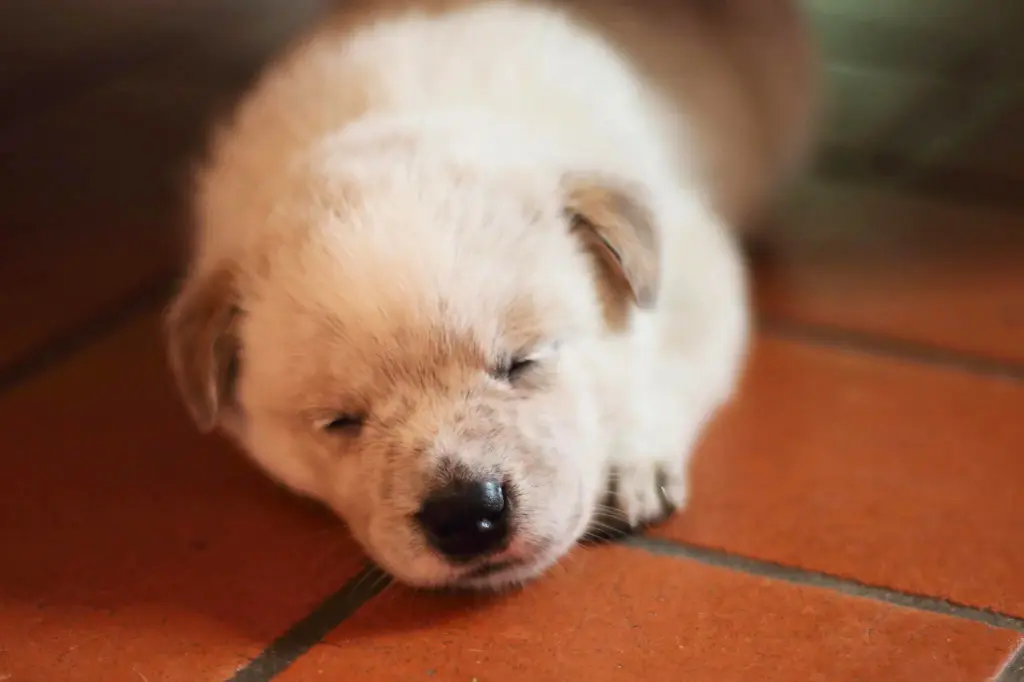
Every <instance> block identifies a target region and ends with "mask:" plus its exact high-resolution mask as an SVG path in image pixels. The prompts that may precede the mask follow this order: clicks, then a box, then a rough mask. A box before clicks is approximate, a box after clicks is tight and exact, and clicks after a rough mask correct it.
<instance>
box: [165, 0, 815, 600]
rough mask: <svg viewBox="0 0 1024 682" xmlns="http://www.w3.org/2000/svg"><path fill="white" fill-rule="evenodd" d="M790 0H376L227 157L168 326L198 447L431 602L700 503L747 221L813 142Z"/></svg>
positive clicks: (298, 64)
mask: <svg viewBox="0 0 1024 682" xmlns="http://www.w3.org/2000/svg"><path fill="white" fill-rule="evenodd" d="M814 80H815V78H814V60H813V52H812V49H811V47H810V45H809V42H808V40H807V37H806V36H805V34H804V29H803V25H802V19H801V17H800V16H799V14H798V12H797V11H796V9H795V3H794V2H791V1H790V0H775V1H774V2H771V3H768V2H765V0H718V1H717V2H710V1H700V0H681V1H673V0H650V1H649V2H647V3H646V4H643V5H641V6H638V5H637V4H636V3H627V2H625V0H565V1H564V2H563V1H561V0H552V1H551V2H527V1H525V0H479V1H476V2H473V1H469V0H467V1H463V2H459V1H457V0H451V1H446V0H422V1H421V2H420V1H416V0H363V1H362V2H348V3H346V8H345V9H344V10H342V11H340V12H339V13H337V14H336V15H335V16H333V17H332V18H331V19H330V21H328V22H326V23H325V24H324V25H322V26H320V27H318V29H317V30H316V31H315V33H314V34H313V35H311V36H308V37H307V38H306V39H305V40H303V41H302V42H301V43H299V44H298V45H296V46H295V47H294V48H293V49H292V50H291V51H290V52H289V53H288V54H286V55H284V56H283V57H282V59H281V60H280V61H279V62H278V63H276V64H275V65H273V66H272V67H271V68H270V69H268V70H267V72H266V73H265V74H264V76H263V77H262V79H261V80H260V82H259V83H258V84H257V85H256V87H255V88H254V89H253V90H252V92H251V93H249V95H248V96H247V97H246V98H245V99H244V101H243V102H242V104H241V105H240V107H239V109H238V110H237V112H236V114H235V116H234V117H233V119H232V120H231V121H230V122H229V123H228V124H227V125H226V126H224V127H223V128H222V129H220V130H219V132H218V134H217V135H216V136H215V138H214V140H213V143H212V146H211V153H210V158H209V161H208V163H207V164H206V165H205V166H204V169H203V170H202V172H201V173H200V174H199V176H198V179H197V183H196V193H195V218H196V223H197V230H196V233H195V244H194V255H193V258H192V262H191V268H190V273H189V275H188V277H187V279H186V281H185V283H184V285H183V287H182V290H181V291H180V293H179V294H178V296H177V297H176V299H175V300H174V301H173V303H172V305H171V307H170V310H169V313H168V316H167V336H168V345H169V349H170V358H171V364H172V367H173V371H174V373H175V375H176V378H177V382H178V384H179V387H180V390H181V393H182V395H183V396H184V400H185V402H186V403H187V405H188V407H189V409H190V411H191V413H192V416H193V417H194V418H195V421H196V422H197V423H198V425H199V427H200V428H202V429H204V430H213V429H218V430H220V431H222V432H223V433H225V434H227V435H228V436H229V437H231V438H232V439H234V440H235V441H237V443H238V444H240V446H241V447H242V448H243V449H244V450H245V451H246V452H248V454H249V455H251V457H252V459H253V460H255V462H256V463H257V464H258V465H259V466H261V467H262V468H263V469H264V470H266V472H268V473H269V474H270V476H272V477H273V478H274V479H276V480H277V481H279V482H281V483H283V484H284V485H286V486H288V487H289V488H291V489H293V490H295V491H296V492H298V493H301V494H303V495H307V496H311V497H313V498H315V499H317V500H320V501H322V502H324V503H325V504H327V505H328V506H330V507H331V508H332V509H333V510H334V511H335V512H336V513H337V514H338V515H339V516H341V517H342V518H343V519H344V520H345V521H346V522H347V524H348V526H349V527H350V528H351V531H352V533H353V534H354V535H355V537H356V538H357V539H358V540H359V541H360V543H361V544H362V545H363V546H364V547H365V549H366V550H367V552H368V553H369V554H370V555H371V556H372V558H373V559H375V560H376V561H377V562H378V563H379V564H380V565H381V566H382V567H383V568H384V569H385V570H387V571H388V572H390V573H392V574H393V575H394V576H396V577H397V578H398V579H400V580H402V581H404V582H406V583H408V584H411V585H415V586H423V587H443V586H458V587H469V588H499V587H505V586H512V585H516V584H519V583H522V582H523V581H525V580H527V579H529V578H531V577H534V576H537V575H539V574H541V573H542V572H543V571H544V570H545V569H546V568H548V567H550V566H551V565H552V564H554V563H555V562H556V561H557V560H558V559H559V558H560V557H561V556H563V555H564V554H565V553H566V552H567V551H568V550H569V549H570V548H572V547H573V546H574V545H575V544H576V543H577V542H578V541H579V540H580V539H581V538H583V537H584V536H585V535H586V533H587V531H588V528H593V527H594V524H595V520H596V519H598V518H599V517H600V516H601V515H602V512H607V511H608V510H609V509H614V510H615V511H614V514H613V515H614V516H616V517H617V518H618V519H620V520H621V521H622V522H623V524H624V525H625V526H627V527H629V528H637V527H641V526H643V525H644V524H647V523H651V522H654V521H657V520H659V519H661V518H663V517H664V516H666V515H667V514H668V513H670V512H671V511H672V510H674V509H677V508H679V507H680V506H682V505H683V504H684V503H685V501H686V497H687V481H686V461H687V456H688V453H689V452H690V450H691V448H692V447H693V445H694V442H695V440H696V439H697V438H698V436H699V434H700V433H701V429H702V426H703V425H704V424H705V422H706V421H707V420H708V418H709V417H710V416H711V415H712V414H713V413H714V412H715V410H716V408H718V407H719V406H720V405H721V404H722V403H723V402H724V401H726V400H727V399H728V398H729V396H730V395H731V393H732V391H733V387H734V385H735V383H736V380H737V375H738V373H739V372H740V370H741V367H742V364H743V358H744V354H745V348H746V344H747V328H748V317H747V299H746V294H745V281H744V268H743V266H742V263H741V259H740V257H739V252H738V249H737V246H736V244H735V243H734V232H733V231H732V230H731V229H730V228H731V227H734V226H735V227H738V226H742V225H744V224H746V223H747V222H749V221H750V220H752V218H753V217H754V216H755V214H756V212H757V211H758V210H759V209H760V208H761V207H762V206H763V205H764V204H765V202H766V201H767V199H768V197H769V196H770V195H771V193H772V191H773V188H774V187H775V185H777V184H778V182H779V181H780V180H781V179H783V178H784V177H785V176H786V175H787V174H788V173H789V172H790V169H792V168H793V167H794V166H795V165H796V164H797V162H798V161H799V159H800V158H801V156H802V155H803V152H804V150H805V148H806V147H807V141H808V139H809V132H810V130H811V128H812V126H811V119H812V114H813V111H814V108H813V106H812V105H813V101H814V100H813V93H814Z"/></svg>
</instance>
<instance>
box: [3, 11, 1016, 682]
mask: <svg viewBox="0 0 1024 682" xmlns="http://www.w3.org/2000/svg"><path fill="white" fill-rule="evenodd" d="M330 2H331V0H244V1H243V0H213V1H204V2H198V1H195V0H186V1H185V2H174V3H172V2H148V3H135V4H131V3H124V2H122V0H80V1H78V2H70V3H69V2H63V3H57V2H55V1H54V0H39V1H38V2H20V3H19V2H15V3H0V46H2V49H0V52H3V54H4V56H5V57H7V59H4V60H2V61H0V99H2V101H3V103H4V106H3V107H0V211H2V218H3V219H2V220H0V320H4V321H5V323H6V324H4V325H2V326H0V475H2V478H3V481H4V486H3V487H2V488H0V682H270V681H271V680H282V681H287V682H299V681H300V680H321V679H322V680H357V681H359V680H366V681H367V682H389V681H390V680H395V681H398V680H401V681H402V682H406V681H415V680H423V681H424V682H431V681H451V682H505V681H508V680H517V682H566V681H570V680H576V679H583V680H587V682H604V681H605V680H609V681H610V680H616V681H622V682H639V681H641V680H642V681H644V682H648V681H651V680H657V681H659V682H660V681H662V680H688V681H695V682H705V681H706V682H730V681H732V680H736V681H740V680H742V681H743V682H747V681H748V680H756V681H758V682H761V681H763V682H945V681H947V680H948V681H950V682H953V681H956V682H1024V502H1022V500H1024V497H1022V494H1021V490H1024V483H1022V482H1024V201H1022V200H1021V198H1022V197H1024V192H1022V189H1024V157H1022V156H1021V154H1020V150H1022V149H1024V133H1022V130H1024V128H1022V127H1021V126H1020V125H1019V119H1020V114H1021V112H1022V111H1024V90H1022V89H1021V87H1020V74H1021V73H1022V65H1024V61H1022V56H1021V55H1022V53H1021V50H1020V47H1019V46H1020V36H1021V35H1024V4H1022V3H1021V2H1020V0H986V2H985V3H980V4H979V3H969V2H967V0H934V3H933V4H929V5H928V8H927V10H926V11H925V10H922V8H923V7H924V6H923V5H922V3H921V2H919V1H916V0H915V1H912V0H888V1H887V2H863V1H861V0H805V5H806V6H807V8H808V9H809V11H810V12H811V15H812V19H813V24H814V25H815V27H816V28H817V30H818V31H819V32H820V36H821V39H822V43H823V45H822V46H823V52H824V57H825V67H826V69H825V78H826V91H827V94H828V96H829V98H830V100H829V102H828V103H827V104H828V105H827V107H826V111H825V116H824V121H823V145H822V153H821V158H820V162H819V163H818V165H817V166H816V171H815V175H814V177H812V178H811V179H810V181H808V182H805V183H803V184H802V185H801V186H800V187H798V188H797V191H796V192H795V193H794V195H793V196H792V197H791V200H789V201H788V202H786V203H785V206H784V207H783V209H782V210H781V211H780V214H779V216H778V218H777V219H776V220H774V225H772V227H771V231H770V232H769V233H768V234H767V236H766V237H765V238H764V239H763V240H761V241H760V242H758V244H757V248H756V249H754V250H753V252H752V258H753V261H752V262H753V270H754V282H753V284H754V292H755V300H756V306H757V313H758V316H759V324H760V328H759V330H758V334H757V340H756V343H755V347H754V352H753V354H752V356H751V361H750V366H749V372H748V374H747V376H746V378H745V380H744V382H743V386H742V388H741V390H740V392H739V395H738V397H737V400H736V401H735V403H734V404H733V405H731V406H730V407H729V408H728V409H727V410H725V411H724V412H723V414H722V415H720V417H719V418H718V419H716V420H715V422H714V424H713V425H712V427H711V429H710V431H709V433H708V434H707V435H706V437H705V438H704V439H703V441H702V443H701V445H700V447H699V450H698V452H697V454H696V456H695V458H694V460H693V466H692V476H693V478H692V498H691V504H690V505H689V506H688V508H687V509H686V510H685V511H684V512H683V513H682V514H680V515H679V516H677V517H675V518H673V519H671V520H670V521H668V522H667V523H665V524H663V525H661V526H659V527H657V528H653V529H650V531H649V532H648V533H646V534H644V535H642V536H639V537H634V538H629V539H625V540H623V541H621V542H619V543H618V544H614V545H605V546H599V547H588V548H579V549H577V550H575V551H574V552H573V553H572V554H571V555H570V556H568V557H567V558H566V559H565V560H563V561H562V563H561V564H560V565H559V566H557V567H556V568H555V569H554V570H552V571H551V573H550V574H549V575H547V576H546V577H544V578H543V579H541V580H539V581H538V582H536V583H535V584H532V585H530V586H528V587H527V588H525V589H524V590H522V591H519V592H516V593H512V594H508V595H503V596H501V597H484V596H481V595H475V596H466V595H462V596H454V595H436V594H425V593H419V592H414V591H412V590H409V589H407V588H403V587H401V586H398V585H395V584H393V583H390V582H389V580H388V579H387V578H386V576H384V575H383V574H382V573H381V572H380V571H379V570H377V569H374V568H372V567H369V568H367V567H366V564H365V559H364V557H363V555H362V553H361V552H360V551H359V550H358V548H357V547H356V546H355V545H354V543H353V542H352V540H351V539H349V537H348V536H347V534H346V532H345V530H344V529H343V527H342V525H341V524H340V523H339V522H338V521H336V520H335V519H334V518H333V517H331V516H330V515H329V514H327V513H326V512H324V511H323V510H321V509H319V508H317V507H316V506H315V505H312V504H309V503H306V502H303V501H301V500H298V499H296V498H295V497H293V496H292V495H290V494H288V493H286V492H284V491H282V490H280V489H278V488H277V487H275V486H274V485H273V484H271V483H270V482H268V481H267V480H266V478H265V477H264V476H263V475H261V474H260V473H258V472H257V471H255V469H254V467H253V466H251V465H250V464H249V463H247V462H246V461H245V460H244V458H242V457H241V456H239V454H238V453H237V452H236V451H235V449H234V447H233V446H231V445H229V444H228V443H227V442H225V441H224V440H221V439H218V438H216V437H203V436H200V435H199V434H197V433H196V431H195V429H194V428H193V426H192V424H191V423H190V421H189V419H188V418H187V416H186V414H185V411H184V408H183V407H182V406H181V405H180V403H179V401H178V399H177V396H176V394H175V392H174V388H173V386H172V384H171V380H170V377H169V375H168V371H167V368H166V360H165V357H164V350H163V348H162V344H161V340H160V330H159V312H160V308H161V307H162V305H163V301H164V300H165V298H166V293H167V290H168V288H169V287H170V286H171V285H172V284H173V280H174V278H175V274H176V272H177V268H178V266H179V264H180V262H181V251H182V246H183V241H182V238H183V235H184V229H185V227H186V224H185V219H184V218H185V216H184V211H183V203H182V201H181V199H182V196H183V185H182V183H181V180H182V178H183V177H185V171H186V170H187V168H188V164H189V163H190V162H191V160H192V159H193V158H194V154H195V152H196V150H197V149H198V147H199V145H200V141H201V139H202V136H203V131H204V130H205V128H206V127H207V125H208V123H209V120H210V118H211V116H212V114H213V113H215V112H218V111H222V110H223V107H225V106H227V105H229V104H230V103H231V102H232V100H233V98H234V97H235V95H236V93H237V92H238V90H239V88H240V87H241V86H243V85H244V84H245V83H246V82H247V81H248V79H250V78H251V77H252V75H253V74H254V73H256V72H257V71H258V70H259V68H260V66H261V64H262V63H263V61H264V60H265V59H266V58H267V57H268V56H269V55H272V54H273V53H274V52H275V51H276V50H278V49H280V47H281V45H282V44H284V42H285V41H287V40H288V39H289V37H290V36H292V35H294V34H295V32H296V31H297V30H298V29H299V28H300V27H302V26H303V25H304V24H307V23H309V22H310V21H311V20H313V19H314V18H315V17H316V16H317V15H318V14H319V13H321V12H322V11H324V9H325V8H326V7H327V5H329V4H330ZM933 5H934V6H933Z"/></svg>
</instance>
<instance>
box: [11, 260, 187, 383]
mask: <svg viewBox="0 0 1024 682" xmlns="http://www.w3.org/2000/svg"><path fill="white" fill-rule="evenodd" d="M173 282H174V276H172V275H170V274H168V273H161V274H160V275H157V276H155V277H151V278H149V279H148V280H147V281H145V282H143V283H142V284H141V285H139V286H137V287H135V288H133V289H131V290H130V291H129V292H128V293H126V294H125V295H123V296H121V298H120V299H119V300H116V301H115V302H113V303H112V304H110V305H108V306H105V308H104V309H103V310H101V311H100V312H98V313H93V314H92V315H90V316H87V317H86V318H85V319H84V320H83V321H82V322H81V323H79V324H77V325H74V326H72V327H71V328H69V329H67V330H65V331H63V332H59V333H57V334H54V335H52V336H51V337H49V338H47V339H45V340H44V341H42V342H41V343H37V344H35V345H34V346H32V347H30V348H29V349H28V350H27V351H26V352H24V353H23V354H22V355H21V356H20V357H16V358H15V359H13V360H11V361H9V362H7V363H4V364H3V365H2V366H0V395H2V394H3V393H6V392H8V391H11V390H13V389H15V388H17V387H18V386H20V385H21V384H23V383H25V382H27V381H29V380H31V379H33V378H34V377H36V376H38V375H40V374H43V373H45V372H46V371H48V370H50V369H52V368H54V367H56V366H58V365H60V364H61V363H62V362H64V361H66V360H68V359H69V358H71V357H73V356H74V355H75V354H77V353H78V352H79V351H81V350H84V349H86V348H88V347H90V346H92V345H93V344H95V343H97V342H99V341H102V340H103V339H105V338H107V337H108V336H110V335H111V334H113V333H115V332H116V331H118V330H119V329H121V328H122V327H124V325H125V324H127V323H128V322H130V321H131V320H133V319H134V318H135V317H137V316H138V315H141V314H143V313H146V312H149V311H152V310H156V309H157V308H158V307H159V306H160V305H162V304H163V302H164V301H165V300H166V299H167V296H168V295H169V294H170V292H171V287H172V283H173Z"/></svg>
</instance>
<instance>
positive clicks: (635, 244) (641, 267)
mask: <svg viewBox="0 0 1024 682" xmlns="http://www.w3.org/2000/svg"><path fill="white" fill-rule="evenodd" d="M564 187H565V191H566V211H567V212H568V214H569V218H570V220H571V221H572V230H573V232H575V233H577V234H578V235H579V237H580V238H581V239H582V240H583V242H584V244H586V245H587V247H588V248H589V249H591V251H592V252H593V253H594V254H595V255H596V256H597V257H598V258H599V259H600V260H601V262H602V263H603V264H604V265H605V266H606V269H607V270H608V271H609V272H611V273H612V274H613V275H614V276H615V277H618V278H619V280H620V284H623V285H625V287H626V288H628V290H629V294H630V296H631V297H632V300H633V301H634V302H635V303H636V304H637V305H638V306H640V307H641V308H652V307H654V305H655V303H656V302H657V300H658V289H659V285H660V280H661V267H660V260H661V259H660V252H659V246H660V245H659V238H658V231H657V227H656V225H655V221H654V216H653V215H652V214H651V211H650V209H649V208H648V207H647V206H646V205H645V204H644V203H643V200H642V199H641V198H640V197H639V196H638V193H637V192H634V191H632V190H631V189H630V188H628V187H626V186H625V185H622V184H619V183H617V182H615V181H612V180H609V179H607V178H600V177H593V176H584V175H572V176H569V177H567V178H566V179H565V184H564Z"/></svg>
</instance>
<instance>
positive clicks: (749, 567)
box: [619, 535, 1024, 682]
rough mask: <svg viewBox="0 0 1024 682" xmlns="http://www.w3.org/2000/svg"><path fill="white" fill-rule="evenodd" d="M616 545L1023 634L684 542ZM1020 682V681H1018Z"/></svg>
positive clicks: (891, 593)
mask: <svg viewBox="0 0 1024 682" xmlns="http://www.w3.org/2000/svg"><path fill="white" fill-rule="evenodd" d="M619 543H620V544H622V545H624V546H626V547H630V548H633V549H638V550H642V551H645V552H649V553H651V554H657V555H660V556H667V557H672V558H677V559H689V560H692V561H696V562H699V563H702V564H705V565H709V566H715V567H718V568H725V569H729V570H733V571H737V572H740V573H746V574H748V575H756V576H759V577H763V578H770V579H772V580H778V581H781V582H787V583H790V584H794V585H802V586H807V587H816V588H821V589H825V590H829V591H831V592H838V593H841V594H844V595H848V596H852V597H860V598H863V599H870V600H873V601H877V602H883V603H886V604H890V605H892V606H901V607H903V608H908V609H913V610H916V611H926V612H928V613H934V614H938V615H943V616H950V617H954V618H959V619H961V620H970V621H974V622H977V623H982V624H985V625H988V626H990V627H996V628H1002V629H1008V630H1014V631H1016V632H1018V633H1022V634H1024V619H1022V618H1018V617H1016V616H1011V615H1008V614H1005V613H1000V612H998V611H993V610H988V609H983V608H978V607H974V606H967V605H964V604H960V603H957V602H953V601H949V600H945V599H941V598H938V597H932V596H926V595H919V594H914V593H911V592H904V591H900V590H896V589H891V588H887V587H879V586H877V585H870V584H867V583H862V582H858V581H856V580H852V579H849V578H841V577H838V576H835V575H832V574H828V573H822V572H818V571H811V570H807V569H802V568H796V567H793V566H786V565H784V564H778V563H773V562H770V561H763V560H760V559H752V558H750V557H746V556H743V555H739V554H733V553H731V552H725V551H722V550H715V549H710V548H707V547H700V546H697V545H692V544H689V543H684V542H676V541H672V540H664V539H661V538H653V537H648V536H643V535H636V536H630V537H627V538H624V539H623V540H621V541H619ZM1022 682H1024V680H1022Z"/></svg>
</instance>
